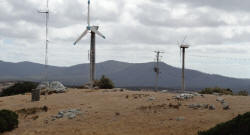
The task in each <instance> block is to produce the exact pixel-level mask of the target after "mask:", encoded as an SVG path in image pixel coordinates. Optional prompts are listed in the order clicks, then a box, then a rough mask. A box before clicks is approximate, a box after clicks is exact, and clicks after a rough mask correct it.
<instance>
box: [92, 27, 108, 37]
mask: <svg viewBox="0 0 250 135" xmlns="http://www.w3.org/2000/svg"><path fill="white" fill-rule="evenodd" d="M91 31H92V32H95V34H97V35H98V36H101V37H102V38H104V39H105V38H106V37H105V36H104V35H103V34H102V33H101V32H99V31H98V30H96V28H95V27H91Z"/></svg>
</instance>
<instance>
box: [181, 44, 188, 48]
mask: <svg viewBox="0 0 250 135" xmlns="http://www.w3.org/2000/svg"><path fill="white" fill-rule="evenodd" d="M189 47H190V45H184V44H182V45H180V48H189Z"/></svg>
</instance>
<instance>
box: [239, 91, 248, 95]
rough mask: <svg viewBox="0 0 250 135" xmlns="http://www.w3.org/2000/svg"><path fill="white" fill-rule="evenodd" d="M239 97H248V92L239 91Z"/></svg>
mask: <svg viewBox="0 0 250 135" xmlns="http://www.w3.org/2000/svg"><path fill="white" fill-rule="evenodd" d="M238 95H239V96H248V92H247V91H239V92H238Z"/></svg>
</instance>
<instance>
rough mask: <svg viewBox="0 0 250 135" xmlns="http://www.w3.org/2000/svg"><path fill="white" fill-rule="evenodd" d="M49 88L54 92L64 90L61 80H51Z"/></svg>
mask: <svg viewBox="0 0 250 135" xmlns="http://www.w3.org/2000/svg"><path fill="white" fill-rule="evenodd" d="M49 90H50V91H51V92H55V93H64V92H66V88H65V87H64V86H63V84H62V83H61V82H58V81H53V82H51V83H50V84H49Z"/></svg>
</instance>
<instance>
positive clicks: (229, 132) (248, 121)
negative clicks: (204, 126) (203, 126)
mask: <svg viewBox="0 0 250 135" xmlns="http://www.w3.org/2000/svg"><path fill="white" fill-rule="evenodd" d="M198 135H250V112H248V113H245V114H243V115H239V116H237V117H236V118H234V119H233V120H230V121H228V122H225V123H221V124H218V125H217V126H215V127H214V128H211V129H209V130H208V131H203V132H198Z"/></svg>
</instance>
